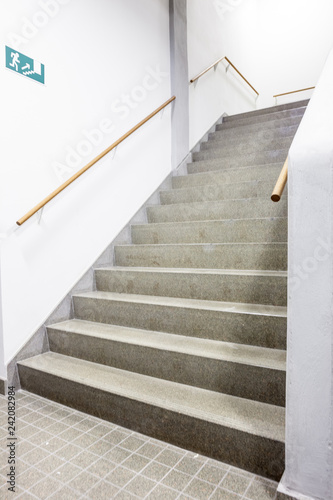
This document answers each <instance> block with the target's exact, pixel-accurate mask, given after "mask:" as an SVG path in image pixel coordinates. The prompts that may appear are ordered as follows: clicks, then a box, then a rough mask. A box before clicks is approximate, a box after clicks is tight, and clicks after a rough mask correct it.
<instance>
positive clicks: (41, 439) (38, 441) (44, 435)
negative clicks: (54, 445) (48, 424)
mask: <svg viewBox="0 0 333 500" xmlns="http://www.w3.org/2000/svg"><path fill="white" fill-rule="evenodd" d="M53 437H54V436H53V434H50V433H49V432H47V431H40V432H37V434H34V435H33V436H31V437H30V438H29V439H28V441H30V443H32V444H33V445H34V446H43V445H45V443H47V442H50V441H51V439H52V438H53Z"/></svg>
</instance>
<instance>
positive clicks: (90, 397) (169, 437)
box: [18, 101, 307, 480]
mask: <svg viewBox="0 0 333 500" xmlns="http://www.w3.org/2000/svg"><path fill="white" fill-rule="evenodd" d="M306 104H307V101H303V102H299V103H294V104H288V105H285V106H278V107H275V108H270V109H264V110H260V111H255V112H251V113H246V114H241V115H236V116H230V117H227V118H224V120H223V123H222V124H221V125H218V126H217V129H216V132H215V133H213V134H210V136H209V140H208V141H207V142H206V143H203V144H202V146H201V150H200V152H197V153H194V154H193V163H190V164H189V165H188V175H184V176H176V177H173V179H172V181H173V189H171V190H169V191H162V192H161V193H160V200H161V204H160V205H158V206H151V207H149V208H148V209H147V217H148V223H147V224H143V225H135V226H133V227H132V244H131V245H120V246H117V247H116V248H115V267H110V268H103V269H97V270H96V272H95V275H96V290H95V291H92V292H89V293H83V294H77V295H75V296H74V297H73V304H74V317H75V319H72V320H69V321H65V322H62V323H59V324H56V325H52V326H50V327H49V328H48V339H49V345H50V352H47V353H45V354H42V355H39V356H36V357H33V358H30V359H27V360H25V361H21V362H20V363H19V365H18V369H19V375H20V380H21V384H22V387H23V388H24V389H26V390H29V391H32V392H35V393H37V394H40V395H42V396H45V397H48V398H51V399H53V400H56V401H59V402H62V403H64V404H67V405H69V406H73V407H75V408H77V409H79V410H82V411H85V412H87V413H91V414H93V415H97V416H99V417H102V418H104V419H107V420H111V421H113V422H115V423H117V424H120V425H123V426H126V427H129V428H131V429H133V430H136V431H139V432H142V433H145V434H148V435H151V436H153V437H155V438H158V439H162V440H165V441H168V442H170V443H173V444H176V445H179V446H181V447H185V448H188V449H191V450H192V451H196V452H200V453H203V454H206V455H208V456H210V457H213V458H216V459H219V460H222V461H225V462H228V463H231V464H233V465H236V466H238V467H241V468H244V469H248V470H250V471H252V472H255V473H257V474H260V475H263V476H266V477H269V478H272V479H276V480H278V479H279V478H280V476H281V474H282V472H283V469H284V403H285V377H286V373H285V369H286V364H285V358H286V351H285V349H286V312H287V311H286V301H287V290H286V288H287V272H286V270H287V243H286V242H287V196H286V195H285V196H284V197H283V199H282V200H281V202H280V203H278V204H274V203H272V202H271V201H270V194H271V191H272V188H273V186H274V184H275V181H276V179H277V177H278V175H279V172H280V170H281V167H282V165H283V162H284V160H285V158H286V157H287V153H288V149H289V147H290V145H291V142H292V140H293V137H294V134H295V132H296V130H297V127H298V125H299V123H300V120H301V119H302V116H303V113H304V111H305V109H306Z"/></svg>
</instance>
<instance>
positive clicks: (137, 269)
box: [96, 266, 288, 278]
mask: <svg viewBox="0 0 333 500" xmlns="http://www.w3.org/2000/svg"><path fill="white" fill-rule="evenodd" d="M96 271H110V272H117V271H121V272H128V273H132V272H143V273H161V274H163V273H168V274H170V273H172V274H201V275H202V274H206V275H209V274H218V275H220V276H225V275H229V276H230V275H232V276H273V277H274V276H275V277H282V278H286V277H287V276H288V272H287V271H261V270H259V271H256V270H251V269H197V268H188V267H184V268H181V267H179V268H171V267H158V268H156V267H124V266H115V267H99V268H97V269H96Z"/></svg>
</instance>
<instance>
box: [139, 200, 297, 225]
mask: <svg viewBox="0 0 333 500" xmlns="http://www.w3.org/2000/svg"><path fill="white" fill-rule="evenodd" d="M238 199H240V200H248V199H254V200H260V199H261V200H263V199H264V198H258V197H256V198H232V199H230V200H228V201H231V202H232V201H236V200H238ZM217 201H222V202H224V201H227V200H217ZM190 203H206V202H202V201H197V202H196V201H193V202H190ZM172 205H176V203H173V204H172ZM163 206H165V205H163ZM166 206H169V205H166ZM286 219H288V217H279V216H277V217H252V218H250V219H242V218H240V217H239V218H234V219H209V220H188V221H186V220H184V221H175V222H145V223H140V224H133V225H132V227H136V228H137V227H151V228H158V227H174V226H175V225H178V226H179V227H180V226H184V225H186V224H188V225H190V226H195V225H196V224H197V225H198V224H200V225H201V224H209V225H212V226H213V225H215V224H226V223H230V222H235V223H237V222H245V221H246V223H247V224H251V222H256V221H277V220H286Z"/></svg>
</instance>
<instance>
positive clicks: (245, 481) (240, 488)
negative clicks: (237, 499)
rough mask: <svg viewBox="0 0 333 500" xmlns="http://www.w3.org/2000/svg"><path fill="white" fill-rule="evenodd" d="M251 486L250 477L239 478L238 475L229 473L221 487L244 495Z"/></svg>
mask: <svg viewBox="0 0 333 500" xmlns="http://www.w3.org/2000/svg"><path fill="white" fill-rule="evenodd" d="M249 484H250V479H249V478H248V477H245V476H239V475H238V474H234V473H233V472H228V474H227V475H226V476H225V478H224V479H223V481H222V483H221V487H222V488H224V489H226V490H229V491H232V492H234V493H237V494H238V495H243V494H244V493H245V491H246V488H247V487H248V486H249Z"/></svg>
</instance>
